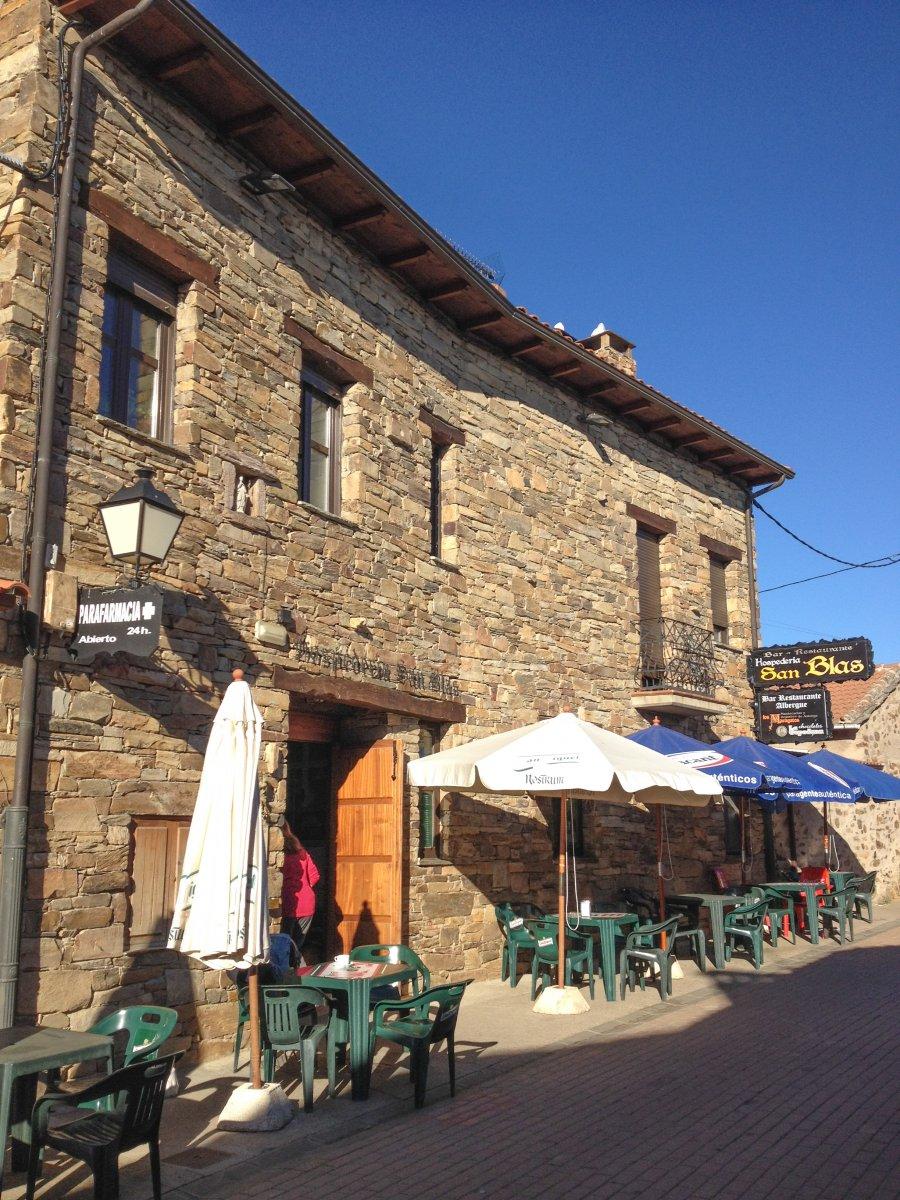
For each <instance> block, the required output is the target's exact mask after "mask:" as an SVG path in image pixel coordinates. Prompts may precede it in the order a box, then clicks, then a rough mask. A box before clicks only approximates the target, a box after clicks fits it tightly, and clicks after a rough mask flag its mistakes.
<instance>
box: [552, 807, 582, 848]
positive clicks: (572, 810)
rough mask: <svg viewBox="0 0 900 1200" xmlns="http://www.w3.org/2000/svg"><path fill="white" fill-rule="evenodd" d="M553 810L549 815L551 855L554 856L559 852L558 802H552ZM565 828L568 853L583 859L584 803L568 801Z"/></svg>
mask: <svg viewBox="0 0 900 1200" xmlns="http://www.w3.org/2000/svg"><path fill="white" fill-rule="evenodd" d="M552 804H553V808H552V810H551V815H550V843H551V846H552V848H553V853H554V854H556V853H557V851H558V850H559V801H558V800H553V801H552ZM566 827H567V829H568V837H567V838H566V842H567V846H568V851H569V853H570V854H574V856H575V857H576V858H584V855H585V849H584V801H583V800H578V799H572V800H570V801H569V808H568V818H567V824H566Z"/></svg>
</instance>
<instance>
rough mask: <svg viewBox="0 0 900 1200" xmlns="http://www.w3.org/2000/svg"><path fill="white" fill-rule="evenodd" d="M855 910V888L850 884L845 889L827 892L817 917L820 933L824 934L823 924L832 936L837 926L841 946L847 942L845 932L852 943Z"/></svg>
mask: <svg viewBox="0 0 900 1200" xmlns="http://www.w3.org/2000/svg"><path fill="white" fill-rule="evenodd" d="M855 909H856V888H855V887H854V886H853V885H852V884H848V885H847V887H842V888H838V890H837V891H836V892H828V893H826V895H825V903H824V904H820V905H819V909H818V916H819V920H820V921H821V922H822V932H823V933H824V932H825V923H826V922H827V923H828V930H829V933H830V934H831V935H832V936H834V927H835V925H837V927H838V929H839V931H840V935H841V945H842V946H843V945H844V944H845V943H846V941H847V932H848V930H849V932H850V941H851V942H852V941H853V914H854V912H855Z"/></svg>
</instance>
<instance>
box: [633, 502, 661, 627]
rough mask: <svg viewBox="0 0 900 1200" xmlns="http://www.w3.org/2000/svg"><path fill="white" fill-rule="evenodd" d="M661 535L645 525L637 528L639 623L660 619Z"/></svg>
mask: <svg viewBox="0 0 900 1200" xmlns="http://www.w3.org/2000/svg"><path fill="white" fill-rule="evenodd" d="M661 542H662V535H661V534H660V533H658V532H657V531H656V530H654V529H648V528H647V527H646V526H645V525H638V527H637V580H638V613H639V616H640V620H641V623H642V624H644V622H649V621H657V622H658V621H659V620H660V618H661V617H662V586H661V583H660V571H659V557H660V553H659V547H660V543H661Z"/></svg>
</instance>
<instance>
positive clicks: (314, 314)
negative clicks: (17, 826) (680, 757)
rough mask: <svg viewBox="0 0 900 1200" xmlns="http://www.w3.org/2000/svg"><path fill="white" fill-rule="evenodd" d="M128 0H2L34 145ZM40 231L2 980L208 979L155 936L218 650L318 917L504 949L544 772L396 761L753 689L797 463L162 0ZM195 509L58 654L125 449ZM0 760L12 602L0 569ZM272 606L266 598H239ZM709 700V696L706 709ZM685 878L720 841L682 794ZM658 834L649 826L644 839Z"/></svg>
mask: <svg viewBox="0 0 900 1200" xmlns="http://www.w3.org/2000/svg"><path fill="white" fill-rule="evenodd" d="M125 7H126V4H125V3H123V0H93V2H92V0H87V2H86V0H70V2H69V3H60V4H55V5H54V4H51V3H49V0H5V3H4V4H3V6H2V8H0V45H2V47H3V54H4V57H3V60H2V63H0V120H2V128H3V131H4V138H5V140H4V142H3V145H2V150H3V151H4V152H5V153H7V154H12V155H16V156H19V157H24V158H26V159H27V161H29V162H31V163H38V162H43V161H45V160H46V158H47V156H48V154H49V152H50V147H51V143H52V140H53V136H54V132H55V122H56V117H55V113H56V85H55V78H56V70H57V67H56V40H55V39H56V34H57V33H58V31H59V29H60V26H61V25H62V22H63V20H64V19H65V17H67V16H74V17H75V18H76V19H77V20H78V21H79V22H83V25H77V26H76V27H75V28H74V29H73V30H72V31H71V32H70V33H69V34H68V35H67V36H68V38H69V40H70V41H73V40H75V39H77V38H79V37H81V36H83V32H84V29H85V28H89V27H92V26H94V25H96V24H97V23H99V22H100V21H102V20H105V19H108V18H109V17H110V16H111V15H113V14H115V13H118V12H120V11H123V10H124V9H125ZM83 105H84V115H83V121H82V126H81V138H80V145H79V155H78V162H77V171H76V175H77V180H78V191H77V196H76V205H75V209H74V216H73V221H72V242H71V248H70V255H69V263H68V272H67V280H68V283H67V290H66V304H65V312H64V320H65V329H64V341H63V371H62V381H61V386H60V389H59V399H58V409H57V423H56V443H55V459H54V486H53V493H52V512H51V534H50V541H51V543H52V545H53V547H54V548H55V549H54V551H53V554H54V556H55V557H54V563H53V571H54V573H55V574H54V576H53V584H54V586H53V588H52V589H51V596H52V599H53V602H52V604H49V605H48V608H47V610H46V622H47V625H46V646H45V651H44V656H43V660H42V667H41V688H40V693H39V717H40V723H39V730H38V747H37V755H38V770H37V772H36V778H35V785H34V791H33V797H32V815H31V823H30V827H29V844H28V858H27V869H28V893H27V894H28V899H27V905H26V910H25V920H24V936H23V942H22V960H21V977H20V989H19V1003H20V1008H21V1010H22V1012H23V1013H24V1014H27V1015H28V1016H29V1017H33V1016H39V1017H40V1019H41V1020H43V1021H46V1022H50V1023H55V1024H60V1025H71V1026H72V1027H81V1028H83V1027H85V1026H86V1025H88V1024H90V1023H91V1021H92V1020H94V1019H96V1017H97V1016H98V1015H99V1014H100V1013H101V1012H103V1011H106V1010H107V1009H108V1008H109V1006H111V1005H119V1004H122V1003H127V1002H134V1001H136V1000H139V999H149V998H151V997H152V998H153V999H154V1000H156V1001H157V1002H161V1003H168V1004H172V1005H174V1006H175V1007H177V1008H178V1009H179V1012H180V1013H181V1015H182V1019H183V1021H182V1033H183V1036H184V1039H185V1041H186V1042H188V1041H190V1040H191V1039H194V1040H196V1039H202V1040H203V1042H204V1045H205V1046H213V1047H215V1046H216V1045H217V1044H219V1045H221V1041H220V1040H219V1041H218V1042H217V1039H222V1038H225V1037H228V1036H230V1034H231V1032H232V1030H233V1008H232V1006H231V1005H230V1004H226V1003H223V1001H224V1000H225V999H226V997H227V994H228V993H227V988H228V984H227V981H226V980H225V979H224V978H222V977H221V976H219V975H218V974H215V973H212V972H203V971H200V970H194V969H190V968H189V966H188V964H187V963H186V962H185V960H183V959H182V958H180V957H179V956H178V955H175V954H172V953H169V952H166V951H165V950H162V949H160V941H161V937H162V935H163V934H164V931H165V928H166V925H167V917H168V913H169V912H170V910H171V903H172V893H173V880H174V878H175V876H176V874H177V869H178V855H179V850H180V846H181V841H182V839H183V835H184V829H185V827H186V823H187V821H188V820H189V817H190V813H191V811H192V806H193V802H194V797H195V794H196V786H197V781H198V777H199V768H200V763H201V757H202V752H203V749H204V745H205V740H206V736H207V732H208V729H209V724H210V720H211V717H212V714H213V712H214V710H215V707H216V705H217V703H218V700H219V698H220V696H221V693H222V690H223V688H224V686H225V685H226V684H227V682H228V680H229V678H230V673H231V670H232V668H234V667H235V666H241V667H243V668H244V669H245V670H246V672H247V677H248V679H249V680H250V681H251V682H252V684H253V686H254V691H255V695H256V698H257V701H258V703H259V705H260V707H261V709H262V711H263V714H264V717H265V724H266V728H265V747H264V755H263V762H262V766H261V780H262V788H263V796H264V804H265V808H266V812H267V816H268V818H269V820H270V823H271V829H270V848H271V859H270V862H271V876H272V878H271V887H272V893H273V896H276V897H277V895H278V888H279V864H280V861H281V859H280V854H281V844H282V843H281V834H280V824H281V820H282V817H283V815H284V814H285V813H286V814H287V816H288V818H289V819H290V821H291V823H292V824H293V825H294V826H295V827H296V828H297V829H298V831H299V833H300V834H301V836H302V837H303V839H304V841H305V842H306V844H307V845H308V846H309V848H310V850H311V851H312V852H313V854H314V856H315V857H316V858H317V859H318V860H319V864H320V866H321V868H322V872H323V882H322V885H321V887H320V893H321V903H320V917H319V920H318V924H317V926H315V927H314V929H313V931H312V949H313V951H314V952H315V951H318V952H320V953H324V952H327V951H329V950H333V949H335V948H336V947H337V945H338V943H339V942H340V941H342V940H343V941H344V942H346V941H348V940H354V939H356V940H364V941H367V940H382V941H391V940H395V939H402V940H404V941H408V942H409V943H410V944H411V945H413V946H414V947H415V948H417V949H418V950H419V951H420V952H421V953H422V954H423V955H424V956H425V958H426V959H427V961H428V962H429V964H430V965H431V967H432V969H434V970H435V971H437V972H438V973H441V972H444V973H460V972H464V973H465V974H469V975H471V974H476V973H485V972H488V973H493V972H494V971H495V970H496V967H497V960H498V947H499V941H498V934H497V930H496V925H495V921H494V916H493V904H494V903H495V902H497V901H499V900H501V899H505V898H529V899H532V900H535V901H537V902H542V901H543V902H547V901H549V898H550V896H551V894H552V890H553V858H552V845H551V839H552V832H553V830H552V825H553V810H552V806H551V805H550V804H548V803H547V802H545V801H539V802H538V803H536V804H535V803H532V802H531V801H526V800H521V801H503V800H501V799H499V798H495V799H485V798H469V797H459V796H449V795H448V796H430V795H427V794H423V795H421V796H420V795H419V794H418V793H416V792H415V791H414V790H410V789H409V788H407V787H406V786H405V784H404V759H408V758H409V757H411V756H415V755H417V754H419V753H420V752H421V751H423V750H427V749H429V748H431V747H432V746H434V745H436V744H437V743H438V742H439V741H440V743H441V744H442V745H445V746H446V745H452V744H454V743H457V742H460V741H463V740H467V739H470V738H472V737H475V736H480V735H483V734H487V733H490V732H493V731H496V730H498V729H500V728H503V727H507V726H510V725H513V724H519V723H525V722H527V721H529V720H533V719H536V718H538V717H540V716H543V715H550V714H553V713H555V712H556V711H558V710H559V709H560V708H561V707H566V706H571V707H574V708H576V709H577V711H578V712H579V713H581V714H582V715H584V716H585V717H586V718H588V719H590V720H594V721H597V722H599V723H601V724H602V725H604V726H606V727H607V728H610V729H612V730H615V731H619V732H623V733H624V732H628V731H630V730H632V729H635V728H638V727H639V726H640V725H641V723H642V722H643V721H645V720H647V719H649V718H650V716H651V715H653V714H654V713H659V714H662V715H663V717H664V719H666V720H670V721H672V722H675V723H680V724H681V725H682V727H684V728H685V729H687V730H688V731H691V732H694V733H699V734H701V735H702V736H706V737H707V738H709V739H710V740H712V739H713V738H714V737H716V736H718V737H723V736H728V735H730V734H733V733H737V732H739V731H741V730H742V729H743V728H745V727H746V726H747V725H748V723H749V721H750V719H751V716H750V713H751V710H750V702H751V694H750V691H749V689H748V685H747V682H746V678H745V674H744V652H745V651H746V650H747V648H748V647H749V645H750V644H751V639H752V637H753V636H754V629H755V605H754V594H755V582H754V577H753V570H754V552H753V544H752V520H751V512H750V507H749V503H748V497H749V495H750V492H751V490H752V489H753V488H757V487H760V486H768V485H774V484H777V483H779V482H780V481H781V480H783V479H784V478H785V477H786V476H789V475H790V472H789V471H788V470H787V468H785V467H783V466H781V465H779V463H777V462H776V461H774V460H773V459H771V458H769V457H767V456H766V455H765V454H763V453H761V452H759V451H757V450H755V449H753V448H752V447H750V446H748V445H746V444H744V443H743V442H741V441H739V440H738V439H737V438H735V437H733V436H731V435H730V434H729V433H727V432H726V431H724V430H723V429H721V428H719V427H718V426H716V425H714V424H713V423H712V422H710V421H708V420H706V419H705V418H703V417H701V416H699V415H697V414H696V413H694V412H692V411H690V410H689V409H687V408H685V407H684V406H682V405H681V404H678V403H676V402H675V401H674V400H671V399H669V398H668V397H666V396H665V395H663V394H662V393H660V392H659V391H657V390H656V389H655V388H653V387H652V386H650V385H649V384H647V383H645V382H643V381H642V380H640V379H639V378H638V376H637V374H636V367H635V362H634V358H633V346H632V344H631V343H630V342H628V341H627V340H626V339H625V338H623V337H621V336H619V335H617V334H614V333H612V332H610V331H603V330H601V331H599V332H597V333H596V334H595V335H592V336H591V337H588V338H584V339H581V340H579V339H576V338H574V337H572V336H570V335H568V334H566V333H565V332H564V331H560V330H557V329H553V328H550V327H549V326H548V325H546V324H544V323H543V322H542V321H540V320H539V319H537V318H536V317H534V316H533V315H531V314H530V313H527V312H525V311H524V310H522V309H520V308H517V307H515V305H513V304H512V303H511V302H510V301H509V300H508V299H507V297H506V295H505V294H504V293H503V292H502V291H501V290H500V289H499V288H498V287H496V286H495V284H494V282H493V281H492V280H491V279H490V278H489V277H487V276H486V274H485V273H484V272H483V271H481V270H479V269H478V268H477V266H474V265H473V264H472V262H471V261H469V260H468V259H467V258H466V257H464V256H462V255H461V254H460V253H458V252H457V251H456V250H455V249H453V248H452V247H451V246H450V245H449V244H448V243H447V242H446V241H444V240H443V239H442V238H441V237H440V236H439V235H438V234H437V233H436V232H435V231H434V230H433V229H431V228H430V227H429V226H428V225H427V224H426V223H425V221H424V220H423V219H422V218H421V217H420V216H418V215H417V214H416V213H415V212H413V211H412V210H411V209H410V208H409V207H408V205H406V204H405V203H404V202H403V201H402V200H401V199H400V198H399V197H398V196H396V195H395V194H394V193H393V192H392V191H391V190H390V189H389V188H388V187H387V185H386V184H384V183H383V182H382V181H380V180H379V179H378V178H376V177H375V176H374V175H373V173H372V172H371V171H370V170H369V169H368V168H367V167H365V165H364V164H362V163H361V162H359V161H358V160H357V159H356V158H355V157H354V156H353V155H352V154H351V153H350V151H348V150H347V149H346V148H345V147H344V146H342V145H341V144H340V143H339V142H338V141H337V140H336V139H335V138H334V137H333V136H332V135H331V134H329V133H328V131H327V130H325V129H324V128H323V127H322V126H321V125H319V124H318V123H317V122H316V121H315V119H314V118H313V117H312V116H310V114H309V113H307V112H306V111H305V110H304V109H303V108H301V107H300V105H299V104H298V103H297V102H296V101H295V100H294V99H293V98H292V97H290V96H289V95H287V94H286V93H285V92H284V91H282V90H281V89H280V88H279V87H278V86H277V85H276V84H275V83H274V82H273V81H272V80H271V79H269V78H267V77H266V76H265V75H264V73H263V72H262V71H261V70H260V69H259V68H258V67H256V66H255V65H254V64H253V63H252V62H250V61H249V60H248V59H247V58H246V57H245V56H243V55H242V54H241V52H240V50H239V49H238V48H237V47H236V46H234V45H233V44H231V43H230V42H228V41H227V40H226V39H225V38H224V37H223V35H222V34H221V33H220V32H219V31H217V30H216V29H215V28H214V27H213V26H211V25H210V24H209V23H208V22H206V21H205V20H204V19H203V18H202V17H201V16H200V15H199V14H198V13H196V12H195V11H194V10H193V9H192V8H191V6H190V5H189V4H187V3H185V2H184V0H158V2H157V4H156V5H155V6H154V7H153V8H152V9H151V10H150V11H149V12H148V13H147V14H145V15H144V16H143V17H142V18H141V19H140V21H139V22H137V23H136V24H135V25H133V26H131V27H129V28H128V29H126V30H125V31H124V32H122V33H121V34H120V35H119V36H118V37H117V38H116V39H115V40H114V41H113V42H111V43H109V45H108V46H106V47H105V48H102V49H101V50H99V51H97V52H96V53H95V54H92V55H91V57H90V58H89V59H88V66H87V74H86V79H85V89H84V99H83ZM0 204H2V208H0V238H2V258H0V428H2V432H0V542H2V545H0V556H2V558H0V573H2V574H4V575H5V576H8V577H9V579H10V580H11V581H15V580H18V579H21V578H22V554H23V543H24V542H25V541H26V531H27V504H28V497H29V488H30V483H31V478H32V456H33V438H34V426H35V393H36V388H37V380H38V375H39V363H40V346H41V332H42V326H43V321H44V306H45V294H46V289H47V286H48V262H49V244H50V229H51V226H52V218H53V212H54V200H53V192H52V188H51V187H49V186H48V185H44V184H33V183H29V182H28V181H27V179H24V178H23V177H22V176H21V175H20V174H16V173H14V172H12V171H9V170H6V169H0ZM142 466H148V467H151V468H152V469H153V471H154V472H155V482H156V484H157V485H158V486H159V487H161V488H163V489H164V490H165V491H166V492H167V493H168V494H169V495H170V496H172V497H173V498H174V499H175V500H176V501H177V502H178V503H179V504H180V506H181V507H182V508H183V509H184V511H185V513H186V518H185V521H184V523H183V525H182V528H181V530H180V532H179V535H178V537H177V539H176V541H175V544H174V546H173V549H172V551H171V553H170V554H169V556H168V558H167V560H166V562H165V564H164V565H163V566H162V567H161V568H160V569H158V570H157V571H156V572H155V573H154V577H153V578H154V581H155V582H156V583H157V584H158V585H159V586H160V588H161V589H162V591H163V593H164V609H163V629H162V637H161V644H160V646H159V649H158V651H157V652H156V653H155V654H154V655H153V657H152V658H149V659H137V658H131V659H127V660H126V659H123V658H122V656H118V657H115V658H113V657H109V656H106V657H104V656H98V657H96V658H95V659H94V660H93V661H92V662H90V663H86V664H85V663H82V664H79V663H78V661H76V660H73V659H72V657H71V654H70V653H69V646H70V643H71V640H72V633H71V626H72V618H73V615H74V600H73V599H72V597H73V595H74V592H73V586H74V584H75V583H76V582H77V586H78V587H79V588H82V589H83V588H85V587H88V586H97V585H104V584H105V585H112V584H114V583H115V582H116V581H117V580H118V579H119V578H120V574H119V571H118V570H117V568H116V567H115V564H114V563H113V562H112V560H111V559H110V557H109V553H108V549H107V546H106V542H105V539H104V536H103V532H102V528H101V524H100V521H99V517H98V509H97V506H98V504H99V503H100V502H101V501H103V500H105V499H106V498H107V497H108V496H109V495H110V494H111V493H113V492H114V491H116V490H117V489H118V488H120V487H122V486H123V485H126V484H129V483H131V482H132V481H133V479H134V476H135V471H136V469H137V468H138V467H142ZM2 611H3V613H4V614H5V616H6V617H7V618H8V619H7V620H4V621H3V622H2V623H0V633H2V638H3V641H2V655H3V657H2V669H3V678H2V682H0V705H2V708H0V716H2V719H3V721H4V747H5V750H4V753H5V754H6V759H5V760H4V766H5V767H6V768H7V771H8V768H9V766H10V759H9V756H10V755H11V754H12V753H13V748H14V744H15V743H14V738H15V730H16V722H17V705H16V701H17V688H18V671H19V665H20V663H21V660H22V653H23V643H22V638H21V634H20V626H19V623H18V622H17V620H15V609H14V608H13V607H8V608H6V609H4V610H2ZM260 623H262V624H260ZM713 725H714V728H713ZM668 832H669V838H670V848H671V868H672V873H673V874H674V876H675V878H676V880H677V883H678V885H679V886H682V887H688V886H691V885H693V886H698V885H700V884H703V883H706V882H708V880H707V874H706V873H707V868H708V867H709V866H710V865H712V864H716V863H718V862H720V861H721V860H722V858H723V856H724V854H725V846H724V844H723V816H722V811H721V809H719V810H716V809H715V808H711V809H710V810H709V811H707V812H702V813H700V814H694V813H692V812H690V811H686V812H682V811H673V812H672V813H671V814H670V815H669V826H668ZM576 835H577V841H578V845H577V847H576V851H577V853H578V856H579V879H580V881H581V886H582V888H583V890H584V894H592V895H593V896H595V897H598V898H599V897H614V896H615V895H616V892H617V889H618V888H619V887H620V886H622V885H625V884H628V885H634V886H644V887H649V888H652V887H653V886H654V880H655V861H654V860H655V854H654V849H653V831H652V820H651V819H650V818H648V817H647V816H646V814H643V813H641V812H639V811H634V810H629V809H617V808H614V807H612V806H606V805H602V804H597V805H592V806H587V805H585V806H584V809H583V812H578V813H577V829H576ZM667 861H668V860H667Z"/></svg>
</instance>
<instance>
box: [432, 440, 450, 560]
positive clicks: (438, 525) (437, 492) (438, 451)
mask: <svg viewBox="0 0 900 1200" xmlns="http://www.w3.org/2000/svg"><path fill="white" fill-rule="evenodd" d="M446 453H447V446H446V445H445V444H442V443H441V442H438V441H432V443H431V495H430V497H429V506H428V513H429V520H430V533H431V553H432V554H433V555H434V557H435V558H442V557H443V555H442V553H441V551H442V550H443V548H444V547H443V542H444V511H443V497H442V493H441V465H442V463H443V460H444V455H445V454H446Z"/></svg>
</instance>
